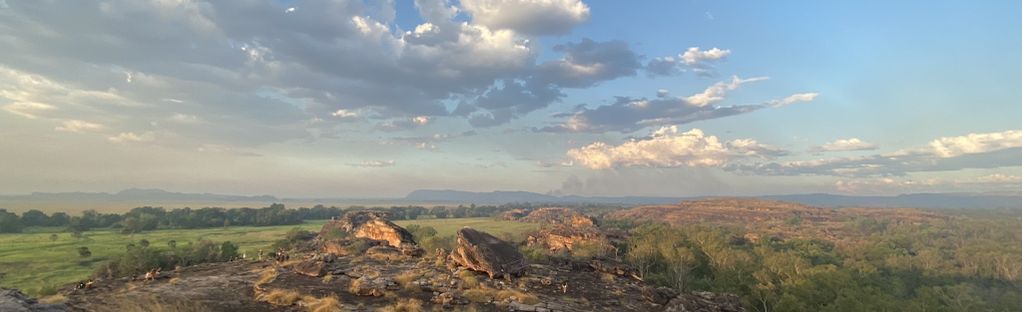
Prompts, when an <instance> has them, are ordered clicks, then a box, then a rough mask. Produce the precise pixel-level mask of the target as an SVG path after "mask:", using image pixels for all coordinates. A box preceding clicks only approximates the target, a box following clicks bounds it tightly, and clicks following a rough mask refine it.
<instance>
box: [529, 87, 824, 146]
mask: <svg viewBox="0 0 1022 312" xmlns="http://www.w3.org/2000/svg"><path fill="white" fill-rule="evenodd" d="M764 79H766V78H765V77H755V78H748V79H743V78H739V77H738V76H734V77H732V78H731V80H730V81H726V82H723V81H722V82H718V83H715V84H713V85H711V86H709V87H707V88H706V89H705V90H703V91H702V92H700V93H697V94H694V95H691V96H687V97H670V96H668V94H667V92H660V91H658V92H657V97H656V98H653V99H647V98H631V97H617V98H616V99H615V100H614V102H613V103H612V104H609V105H601V106H597V107H595V108H588V107H584V106H583V107H579V108H577V110H576V111H575V112H573V113H568V114H563V115H561V116H563V117H566V118H567V120H565V121H563V122H562V123H561V124H560V125H556V126H548V127H540V128H535V129H533V130H534V131H539V132H594V133H602V132H609V131H618V132H633V131H636V130H639V129H642V128H645V127H659V126H665V125H679V124H685V123H690V122H693V121H698V120H707V119H716V118H723V117H727V116H733V115H738V114H745V113H750V112H754V111H757V110H761V109H765V108H773V107H778V106H779V105H777V103H784V102H788V103H789V104H790V103H794V102H798V101H803V100H807V101H808V100H812V99H815V98H816V95H815V93H811V94H812V95H811V96H805V94H809V93H801V94H796V95H793V96H788V97H786V98H784V99H779V100H769V101H766V102H763V103H762V104H753V105H735V106H717V105H715V103H717V102H720V101H723V100H724V99H725V98H726V95H727V93H728V92H730V91H733V90H736V89H738V88H739V87H740V86H742V85H744V84H746V83H749V82H754V81H762V80H764Z"/></svg>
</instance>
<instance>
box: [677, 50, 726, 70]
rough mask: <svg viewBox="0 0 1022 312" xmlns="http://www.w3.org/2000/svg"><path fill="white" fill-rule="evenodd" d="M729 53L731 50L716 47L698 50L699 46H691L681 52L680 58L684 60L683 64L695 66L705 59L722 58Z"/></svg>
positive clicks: (714, 59)
mask: <svg viewBox="0 0 1022 312" xmlns="http://www.w3.org/2000/svg"><path fill="white" fill-rule="evenodd" d="M729 54H731V50H721V49H718V48H712V49H709V50H699V47H691V48H688V50H685V53H682V54H681V60H682V61H684V62H685V65H688V66H696V65H699V64H700V63H703V62H706V61H716V60H720V59H723V58H725V57H727V56H728V55H729Z"/></svg>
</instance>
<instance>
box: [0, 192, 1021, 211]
mask: <svg viewBox="0 0 1022 312" xmlns="http://www.w3.org/2000/svg"><path fill="white" fill-rule="evenodd" d="M750 197H751V196H750ZM754 197H755V198H763V199H773V200H781V201H790V202H798V203H803V204H806V205H811V206H820V207H853V206H856V207H920V208H1022V194H982V193H921V194H904V195H897V196H846V195H834V194H794V195H769V196H754ZM702 198H707V197H706V196H700V197H652V196H619V197H603V196H574V195H567V196H559V195H549V194H541V193H534V192H523V191H494V192H467V191H456V190H416V191H413V192H411V193H409V194H408V195H406V196H405V197H402V198H375V199H354V198H333V199H330V198H320V199H315V198H306V199H294V198H278V197H274V196H270V195H260V196H245V195H222V194H211V193H178V192H168V191H164V190H161V189H138V188H132V189H126V190H123V191H120V192H117V193H84V192H70V193H40V192H37V193H32V194H28V195H7V196H0V207H4V205H11V204H32V203H44V202H45V203H50V204H53V203H57V204H58V205H59V206H63V203H66V204H67V205H77V204H81V203H90V202H91V203H102V202H111V203H123V204H125V205H138V206H144V205H167V206H168V207H173V206H175V204H181V205H186V204H198V203H206V204H210V203H214V204H215V203H253V204H254V203H265V204H270V203H274V202H290V203H303V204H306V203H323V204H332V203H349V204H360V203H363V202H364V203H370V202H371V203H373V204H379V205H385V204H395V205H400V204H426V203H437V204H459V203H464V204H469V203H475V204H505V203H535V204H583V203H592V204H620V205H649V204H672V203H677V202H679V201H683V200H693V199H702Z"/></svg>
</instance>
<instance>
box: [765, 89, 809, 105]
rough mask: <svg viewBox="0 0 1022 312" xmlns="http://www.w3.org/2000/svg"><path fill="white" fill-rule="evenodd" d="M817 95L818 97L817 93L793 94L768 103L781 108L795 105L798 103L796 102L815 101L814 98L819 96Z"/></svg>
mask: <svg viewBox="0 0 1022 312" xmlns="http://www.w3.org/2000/svg"><path fill="white" fill-rule="evenodd" d="M819 95H820V94H819V93H811V92H810V93H795V94H792V95H789V96H788V97H786V98H783V99H780V100H773V101H770V105H771V106H773V107H781V106H786V105H791V104H795V103H798V102H812V101H813V100H816V97H817V96H819Z"/></svg>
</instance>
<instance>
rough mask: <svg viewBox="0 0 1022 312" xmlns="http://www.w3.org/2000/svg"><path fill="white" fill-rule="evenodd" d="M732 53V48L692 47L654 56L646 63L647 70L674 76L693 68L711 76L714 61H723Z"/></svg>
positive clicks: (655, 74)
mask: <svg viewBox="0 0 1022 312" xmlns="http://www.w3.org/2000/svg"><path fill="white" fill-rule="evenodd" d="M730 54H731V50H723V49H720V48H711V49H709V50H700V49H699V47H690V48H688V50H685V52H682V53H680V54H678V55H676V56H663V57H656V58H653V59H652V60H650V61H649V63H647V64H646V71H647V73H648V74H650V75H651V76H672V75H677V74H681V73H683V72H685V71H686V70H688V69H691V70H692V71H693V72H695V73H696V74H698V75H702V76H709V75H712V74H713V65H712V63H716V62H720V61H723V60H725V59H726V58H727V56H728V55H730Z"/></svg>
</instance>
